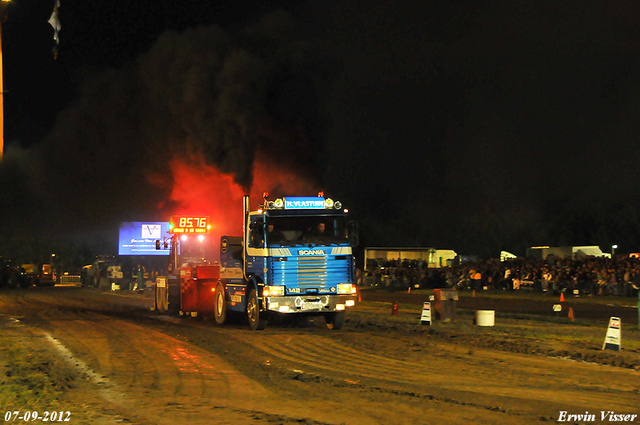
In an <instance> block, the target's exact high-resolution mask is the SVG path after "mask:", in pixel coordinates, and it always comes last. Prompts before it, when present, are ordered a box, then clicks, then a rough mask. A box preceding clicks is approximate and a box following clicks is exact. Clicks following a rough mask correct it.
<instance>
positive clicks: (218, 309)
mask: <svg viewBox="0 0 640 425" xmlns="http://www.w3.org/2000/svg"><path fill="white" fill-rule="evenodd" d="M213 316H214V317H215V318H216V323H217V324H219V325H224V323H225V322H226V321H227V301H226V296H225V291H224V285H223V284H222V283H221V282H218V284H217V285H216V292H215V295H214V296H213Z"/></svg>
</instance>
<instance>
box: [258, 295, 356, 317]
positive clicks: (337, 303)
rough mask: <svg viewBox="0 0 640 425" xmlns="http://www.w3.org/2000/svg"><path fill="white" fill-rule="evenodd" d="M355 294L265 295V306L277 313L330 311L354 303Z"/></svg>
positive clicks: (344, 308) (343, 308) (341, 309)
mask: <svg viewBox="0 0 640 425" xmlns="http://www.w3.org/2000/svg"><path fill="white" fill-rule="evenodd" d="M356 298H357V297H356V296H355V295H321V294H307V295H291V296H286V297H267V298H266V302H265V304H266V308H267V310H269V311H275V312H278V313H314V314H321V313H331V312H335V311H344V310H346V309H347V308H349V307H353V306H355V305H356Z"/></svg>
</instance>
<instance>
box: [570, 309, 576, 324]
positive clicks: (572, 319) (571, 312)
mask: <svg viewBox="0 0 640 425" xmlns="http://www.w3.org/2000/svg"><path fill="white" fill-rule="evenodd" d="M569 320H571V321H572V322H573V321H574V320H575V318H574V317H573V309H572V308H571V307H569Z"/></svg>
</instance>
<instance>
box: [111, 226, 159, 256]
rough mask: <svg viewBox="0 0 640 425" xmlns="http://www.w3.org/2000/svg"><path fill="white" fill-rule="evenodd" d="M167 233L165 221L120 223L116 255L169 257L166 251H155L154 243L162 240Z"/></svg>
mask: <svg viewBox="0 0 640 425" xmlns="http://www.w3.org/2000/svg"><path fill="white" fill-rule="evenodd" d="M168 231H169V223H167V222H166V221H161V222H148V221H147V222H141V221H136V222H126V223H120V234H119V238H118V255H169V250H168V249H166V250H156V241H157V240H164V239H165V238H166V237H167V232H168ZM167 241H168V239H167ZM168 242H170V241H168Z"/></svg>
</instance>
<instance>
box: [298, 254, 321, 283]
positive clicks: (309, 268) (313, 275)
mask: <svg viewBox="0 0 640 425" xmlns="http://www.w3.org/2000/svg"><path fill="white" fill-rule="evenodd" d="M326 284H327V260H326V257H300V258H298V286H299V287H300V288H317V287H324V286H325V285H326Z"/></svg>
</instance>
